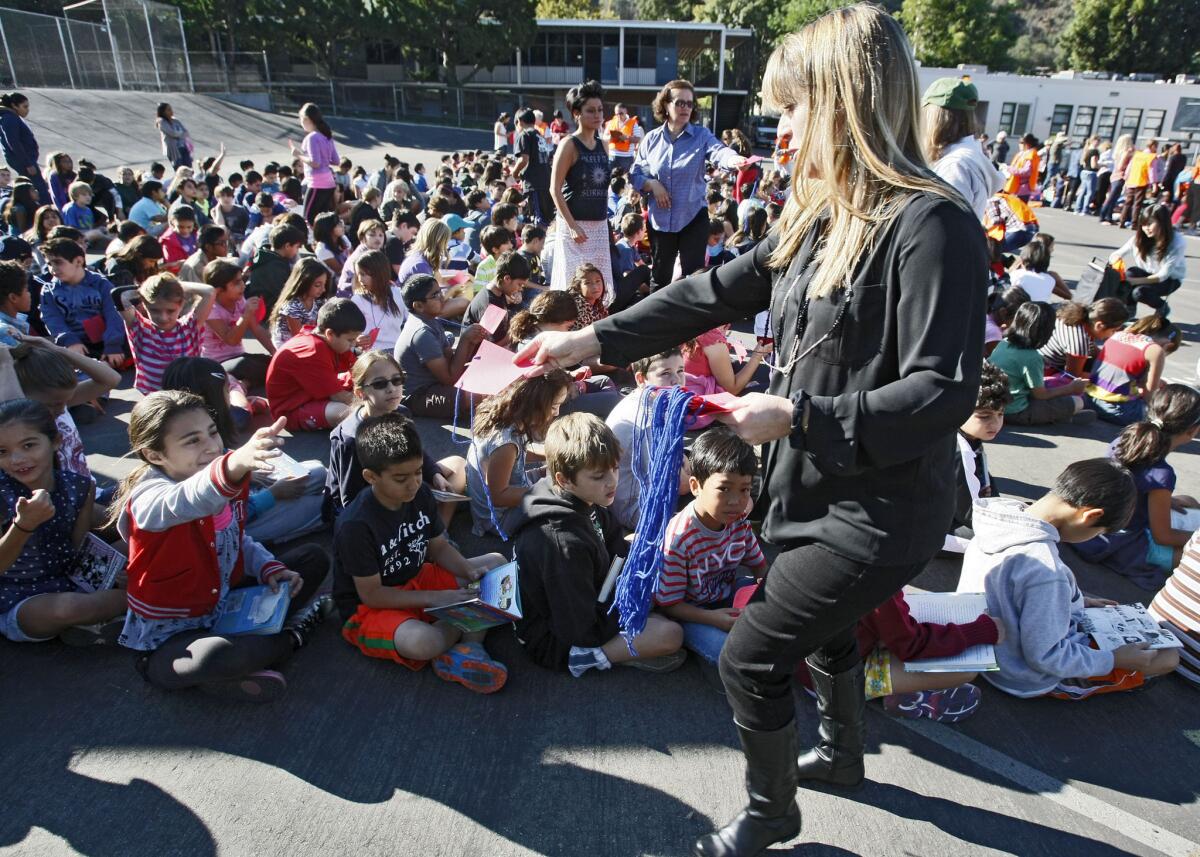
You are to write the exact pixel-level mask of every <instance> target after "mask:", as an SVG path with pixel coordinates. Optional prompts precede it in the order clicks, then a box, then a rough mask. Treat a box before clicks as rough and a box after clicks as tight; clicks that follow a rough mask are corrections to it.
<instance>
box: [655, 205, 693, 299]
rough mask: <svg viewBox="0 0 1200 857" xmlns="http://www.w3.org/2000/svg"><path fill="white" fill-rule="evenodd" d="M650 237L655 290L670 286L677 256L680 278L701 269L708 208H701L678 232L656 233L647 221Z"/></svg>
mask: <svg viewBox="0 0 1200 857" xmlns="http://www.w3.org/2000/svg"><path fill="white" fill-rule="evenodd" d="M646 231H647V233H648V234H649V235H650V256H651V259H652V260H653V261H652V262H651V270H652V272H653V273H652V276H653V278H654V288H655V289H661V288H663V287H664V286H669V285H671V276H672V274H673V273H674V272H675V257H676V256H678V257H679V269H680V272H681V273H682V274H683V276H685V277H686V276H687V275H688V274H692V273H695V272H696V271H698V270H700V269H701V268H703V267H704V251H705V248H707V247H708V209H707V208H702V209H700V211H699V212H697V214H696V216H695V217H693V218H692V222H691V223H689V224H688V225H687V226H685V227H683V229H681V230H680V231H679V232H659V231H658V230H657V229H655V228H654V227H653V226H651V225H650V222H649V221H648V220H647V222H646Z"/></svg>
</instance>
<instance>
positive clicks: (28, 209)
mask: <svg viewBox="0 0 1200 857" xmlns="http://www.w3.org/2000/svg"><path fill="white" fill-rule="evenodd" d="M37 209H38V189H37V187H35V186H34V184H33V182H29V181H22V180H20V179H18V180H17V182H16V184H14V185H13V192H12V196H10V197H9V198H8V202H6V203H5V204H4V226H5V233H6V234H8V235H23V234H24V233H25V232H27V231H29V229H30V228H31V227H32V226H33V215H34V213H35V212H36V211H37Z"/></svg>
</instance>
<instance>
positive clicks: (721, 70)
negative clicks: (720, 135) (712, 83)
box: [714, 24, 725, 112]
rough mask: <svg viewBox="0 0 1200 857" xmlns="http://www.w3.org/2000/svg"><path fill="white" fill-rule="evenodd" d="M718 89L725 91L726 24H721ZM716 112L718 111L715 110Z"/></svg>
mask: <svg viewBox="0 0 1200 857" xmlns="http://www.w3.org/2000/svg"><path fill="white" fill-rule="evenodd" d="M717 62H718V65H717V91H718V92H724V91H725V25H724V24H722V25H721V52H720V54H719V55H718V57H717ZM714 112H716V111H715V110H714Z"/></svg>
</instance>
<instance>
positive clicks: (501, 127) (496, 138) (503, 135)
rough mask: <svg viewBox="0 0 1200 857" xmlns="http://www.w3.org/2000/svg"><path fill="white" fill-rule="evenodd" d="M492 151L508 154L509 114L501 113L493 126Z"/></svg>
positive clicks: (498, 153)
mask: <svg viewBox="0 0 1200 857" xmlns="http://www.w3.org/2000/svg"><path fill="white" fill-rule="evenodd" d="M492 151H493V152H495V153H496V154H497V155H506V154H508V114H507V113H501V114H500V115H499V116H498V117H496V124H495V125H493V126H492Z"/></svg>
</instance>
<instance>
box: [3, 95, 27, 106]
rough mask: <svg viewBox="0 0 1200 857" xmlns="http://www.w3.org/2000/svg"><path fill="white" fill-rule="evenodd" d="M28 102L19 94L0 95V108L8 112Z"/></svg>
mask: <svg viewBox="0 0 1200 857" xmlns="http://www.w3.org/2000/svg"><path fill="white" fill-rule="evenodd" d="M28 100H29V99H28V98H26V97H25V96H24V95H22V94H21V93H19V92H6V93H4V94H3V95H0V107H6V108H8V109H9V110H12V109H13V108H15V107H19V106H20V105H22V104H24V103H25V102H26V101H28Z"/></svg>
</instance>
